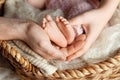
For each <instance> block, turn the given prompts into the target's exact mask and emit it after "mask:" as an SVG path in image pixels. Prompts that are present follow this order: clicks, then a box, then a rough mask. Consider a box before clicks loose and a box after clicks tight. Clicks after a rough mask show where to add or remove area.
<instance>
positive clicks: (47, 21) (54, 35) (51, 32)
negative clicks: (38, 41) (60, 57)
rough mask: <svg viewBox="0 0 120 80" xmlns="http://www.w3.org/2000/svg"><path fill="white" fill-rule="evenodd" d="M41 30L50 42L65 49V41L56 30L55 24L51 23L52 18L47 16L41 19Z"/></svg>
mask: <svg viewBox="0 0 120 80" xmlns="http://www.w3.org/2000/svg"><path fill="white" fill-rule="evenodd" d="M42 27H43V29H44V30H45V32H46V33H47V34H48V36H49V38H50V39H51V41H53V42H54V43H55V44H57V45H58V46H60V47H66V46H67V41H66V39H65V37H64V35H63V34H62V33H61V32H60V30H59V29H58V27H57V25H56V23H55V22H54V21H53V19H52V17H51V16H49V15H47V16H46V18H44V19H43V25H42Z"/></svg>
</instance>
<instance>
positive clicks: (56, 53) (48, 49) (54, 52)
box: [42, 44, 66, 60]
mask: <svg viewBox="0 0 120 80" xmlns="http://www.w3.org/2000/svg"><path fill="white" fill-rule="evenodd" d="M42 48H43V49H42V51H43V52H45V53H46V54H48V55H50V56H51V57H52V58H53V59H60V60H65V59H66V56H65V55H64V53H62V52H61V51H60V50H58V49H56V48H55V47H54V46H52V44H47V45H46V46H42Z"/></svg>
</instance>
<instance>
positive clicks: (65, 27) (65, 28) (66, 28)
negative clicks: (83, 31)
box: [56, 17, 76, 44]
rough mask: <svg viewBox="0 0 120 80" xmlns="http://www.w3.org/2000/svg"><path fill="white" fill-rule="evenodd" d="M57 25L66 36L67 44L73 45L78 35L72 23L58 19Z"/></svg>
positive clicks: (61, 18)
mask: <svg viewBox="0 0 120 80" xmlns="http://www.w3.org/2000/svg"><path fill="white" fill-rule="evenodd" d="M56 21H57V25H58V27H59V29H60V31H61V32H62V33H63V34H64V36H65V38H66V40H67V43H68V44H71V43H72V42H73V41H74V39H75V36H76V33H75V31H74V29H73V27H72V26H71V25H70V23H69V22H68V21H67V20H66V19H65V18H63V17H56Z"/></svg>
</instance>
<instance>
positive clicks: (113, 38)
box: [5, 0, 120, 75]
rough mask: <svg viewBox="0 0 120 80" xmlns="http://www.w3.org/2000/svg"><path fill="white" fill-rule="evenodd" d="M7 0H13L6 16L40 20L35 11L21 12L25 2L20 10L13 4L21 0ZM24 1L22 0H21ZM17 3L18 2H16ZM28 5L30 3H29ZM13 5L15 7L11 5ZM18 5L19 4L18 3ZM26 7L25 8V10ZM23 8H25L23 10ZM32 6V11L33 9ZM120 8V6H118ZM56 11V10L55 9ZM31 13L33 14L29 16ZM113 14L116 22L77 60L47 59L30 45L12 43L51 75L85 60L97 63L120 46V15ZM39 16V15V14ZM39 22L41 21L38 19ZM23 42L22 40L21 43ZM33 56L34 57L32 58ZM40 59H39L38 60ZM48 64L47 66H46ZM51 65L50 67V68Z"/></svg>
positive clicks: (6, 9) (78, 65) (8, 6)
mask: <svg viewBox="0 0 120 80" xmlns="http://www.w3.org/2000/svg"><path fill="white" fill-rule="evenodd" d="M7 1H11V2H12V4H11V2H10V3H9V4H11V5H7V4H6V5H5V6H6V7H5V11H6V12H5V16H6V17H18V18H22V19H25V18H28V19H32V20H35V21H36V20H38V19H36V16H35V13H36V12H35V13H34V11H33V12H32V13H30V14H28V13H24V14H21V12H22V13H23V11H25V12H26V11H28V9H27V8H28V6H27V7H25V3H24V4H22V3H20V5H19V7H22V8H21V9H20V10H19V9H16V7H14V6H13V5H14V4H15V2H14V1H19V0H14V1H13V0H7ZM20 1H22V0H20ZM15 5H16V4H15ZM27 5H28V4H27ZM11 6H13V7H11ZM17 6H18V4H17ZM24 7H25V10H24ZM22 9H23V10H22ZM31 9H33V8H30V11H32V10H31ZM118 9H119V8H118ZM34 10H36V9H34ZM53 13H54V11H53ZM9 14H10V15H9ZM26 14H27V16H26ZM33 14H34V16H33ZM116 14H120V11H119V10H118V11H116V13H115V16H116ZM28 15H31V16H28ZM115 16H113V18H112V20H111V22H114V24H113V26H112V27H107V28H106V29H104V31H103V32H102V33H101V34H100V36H99V38H98V39H97V40H96V42H95V43H94V44H93V45H92V47H91V48H90V50H89V51H88V52H87V53H86V54H85V55H84V56H83V57H81V58H77V59H75V60H72V61H71V62H61V61H56V60H52V61H47V60H46V59H43V58H42V57H41V56H39V57H38V56H36V55H37V54H35V53H34V52H33V51H32V50H30V49H29V47H27V46H26V47H24V49H22V47H21V49H19V47H20V45H18V43H17V42H15V41H14V43H15V44H16V45H17V46H18V47H17V46H15V44H14V43H13V42H12V43H10V44H11V45H13V46H14V47H16V49H18V50H19V51H21V53H22V54H21V55H23V56H25V57H26V58H28V59H29V60H30V61H31V62H32V63H33V64H34V65H36V66H38V67H39V68H40V70H41V71H42V72H43V73H45V74H47V75H49V74H52V73H54V72H55V71H56V70H57V69H59V70H64V69H72V68H78V67H81V66H83V65H84V64H85V62H87V63H89V64H91V63H96V62H100V61H103V60H105V59H107V58H108V57H109V56H110V55H114V54H112V53H113V52H114V51H116V50H117V49H118V48H119V47H120V35H119V34H120V24H116V23H115V22H117V21H115V20H116V19H118V20H119V21H120V18H119V16H117V17H115ZM37 17H38V16H37ZM39 19H40V18H39ZM37 22H39V21H37ZM118 23H119V22H118ZM20 44H22V42H21V43H20ZM22 46H25V44H23V45H22ZM30 58H32V59H30ZM37 60H38V61H37ZM41 61H42V62H43V64H40V63H41ZM44 63H45V64H44ZM44 65H47V66H44ZM48 66H49V68H50V69H49V68H48Z"/></svg>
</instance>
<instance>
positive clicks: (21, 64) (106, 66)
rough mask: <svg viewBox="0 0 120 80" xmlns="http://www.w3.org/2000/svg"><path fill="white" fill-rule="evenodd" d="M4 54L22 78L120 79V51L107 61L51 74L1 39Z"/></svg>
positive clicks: (69, 79)
mask: <svg viewBox="0 0 120 80" xmlns="http://www.w3.org/2000/svg"><path fill="white" fill-rule="evenodd" d="M0 45H1V49H2V51H3V53H2V54H3V56H4V57H6V59H8V60H9V62H10V63H11V64H12V65H13V67H14V69H15V71H16V73H17V74H18V75H19V77H20V78H21V79H22V80H33V79H35V80H46V79H47V80H58V79H59V80H67V79H68V80H71V79H74V80H89V79H90V80H102V79H107V80H115V79H116V80H118V79H120V51H118V52H117V55H116V56H114V57H113V58H109V59H108V60H107V61H104V62H101V63H98V64H94V65H86V66H85V67H82V68H80V69H72V70H65V71H57V72H55V73H54V74H53V75H51V76H46V75H43V74H42V73H41V72H40V70H39V69H38V68H37V67H36V66H34V65H32V64H31V63H30V62H29V60H27V59H25V58H24V57H23V56H21V55H20V53H19V52H18V51H17V50H15V49H14V48H13V47H12V46H11V45H10V44H9V43H7V42H6V41H0Z"/></svg>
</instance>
